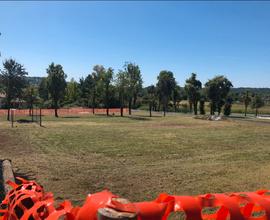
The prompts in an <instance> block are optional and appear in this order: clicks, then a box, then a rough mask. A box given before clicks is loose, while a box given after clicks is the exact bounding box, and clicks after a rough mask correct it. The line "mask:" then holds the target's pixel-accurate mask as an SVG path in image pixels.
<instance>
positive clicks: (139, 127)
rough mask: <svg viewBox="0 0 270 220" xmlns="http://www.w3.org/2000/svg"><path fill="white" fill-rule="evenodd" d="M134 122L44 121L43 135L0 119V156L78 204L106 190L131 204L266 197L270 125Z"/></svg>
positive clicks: (176, 119)
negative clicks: (206, 196) (208, 196)
mask: <svg viewBox="0 0 270 220" xmlns="http://www.w3.org/2000/svg"><path fill="white" fill-rule="evenodd" d="M135 114H137V115H134V116H132V117H124V118H120V117H116V116H115V117H106V116H104V115H99V116H87V117H86V116H84V117H80V118H77V117H73V118H72V117H69V118H59V119H55V118H53V117H46V118H44V123H43V124H44V126H45V127H43V128H40V127H38V126H37V125H36V124H31V123H29V124H16V126H17V127H15V128H13V129H12V128H11V127H10V124H9V123H7V122H6V121H4V120H3V118H0V140H1V142H0V155H1V158H11V159H12V161H13V165H14V168H15V172H16V174H17V175H20V176H24V177H26V178H30V179H36V180H37V181H38V182H39V183H41V184H42V185H43V186H44V187H45V189H46V190H47V191H52V192H54V194H55V197H56V198H57V200H58V201H60V200H63V199H70V200H72V201H73V202H74V203H75V204H81V203H82V202H83V201H84V199H85V197H86V195H87V193H90V192H91V193H93V192H96V191H100V190H102V189H104V188H108V189H110V190H111V191H113V192H114V193H116V194H120V195H122V196H123V197H127V198H129V199H130V200H132V201H138V200H146V199H153V198H155V197H156V196H157V195H158V194H159V193H161V192H168V193H172V194H179V195H180V194H181V195H183V194H190V195H192V194H201V193H207V192H224V191H245V190H251V191H253V190H256V189H260V188H268V189H270V178H269V176H270V121H256V120H254V121H236V120H231V119H229V120H227V121H219V122H211V121H204V120H200V119H193V118H192V117H191V116H189V115H185V114H171V115H169V116H167V117H165V118H164V117H161V115H158V114H155V117H153V118H149V117H147V115H148V113H146V112H141V113H135Z"/></svg>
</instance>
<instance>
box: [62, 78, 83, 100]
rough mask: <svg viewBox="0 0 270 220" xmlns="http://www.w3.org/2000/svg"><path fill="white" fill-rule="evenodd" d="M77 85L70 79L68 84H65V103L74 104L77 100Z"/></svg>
mask: <svg viewBox="0 0 270 220" xmlns="http://www.w3.org/2000/svg"><path fill="white" fill-rule="evenodd" d="M79 95H80V93H79V84H78V83H77V82H76V81H75V80H74V79H73V78H72V79H71V80H70V82H67V87H66V92H65V101H66V102H67V103H75V102H77V101H78V99H79Z"/></svg>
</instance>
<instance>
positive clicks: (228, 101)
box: [223, 97, 233, 116]
mask: <svg viewBox="0 0 270 220" xmlns="http://www.w3.org/2000/svg"><path fill="white" fill-rule="evenodd" d="M232 101H233V100H232V98H231V97H228V98H227V99H226V102H225V105H224V110H223V114H224V115H226V116H229V115H230V114H231V110H232Z"/></svg>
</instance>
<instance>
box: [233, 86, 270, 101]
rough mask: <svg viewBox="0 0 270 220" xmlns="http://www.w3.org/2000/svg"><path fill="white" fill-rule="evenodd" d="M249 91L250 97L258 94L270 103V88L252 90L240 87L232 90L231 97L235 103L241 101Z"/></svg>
mask: <svg viewBox="0 0 270 220" xmlns="http://www.w3.org/2000/svg"><path fill="white" fill-rule="evenodd" d="M246 91H249V93H250V95H252V94H257V95H259V96H261V97H262V98H263V99H264V100H265V101H266V102H267V103H270V88H250V87H239V88H232V89H231V92H230V93H231V96H232V97H233V99H234V100H235V101H238V100H240V97H241V95H242V94H244V93H245V92H246Z"/></svg>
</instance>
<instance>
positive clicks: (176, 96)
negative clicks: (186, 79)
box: [172, 85, 182, 112]
mask: <svg viewBox="0 0 270 220" xmlns="http://www.w3.org/2000/svg"><path fill="white" fill-rule="evenodd" d="M181 99H182V95H181V87H180V86H179V85H175V87H174V89H173V91H172V101H173V106H174V111H175V112H176V111H177V103H179V102H180V101H181Z"/></svg>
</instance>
